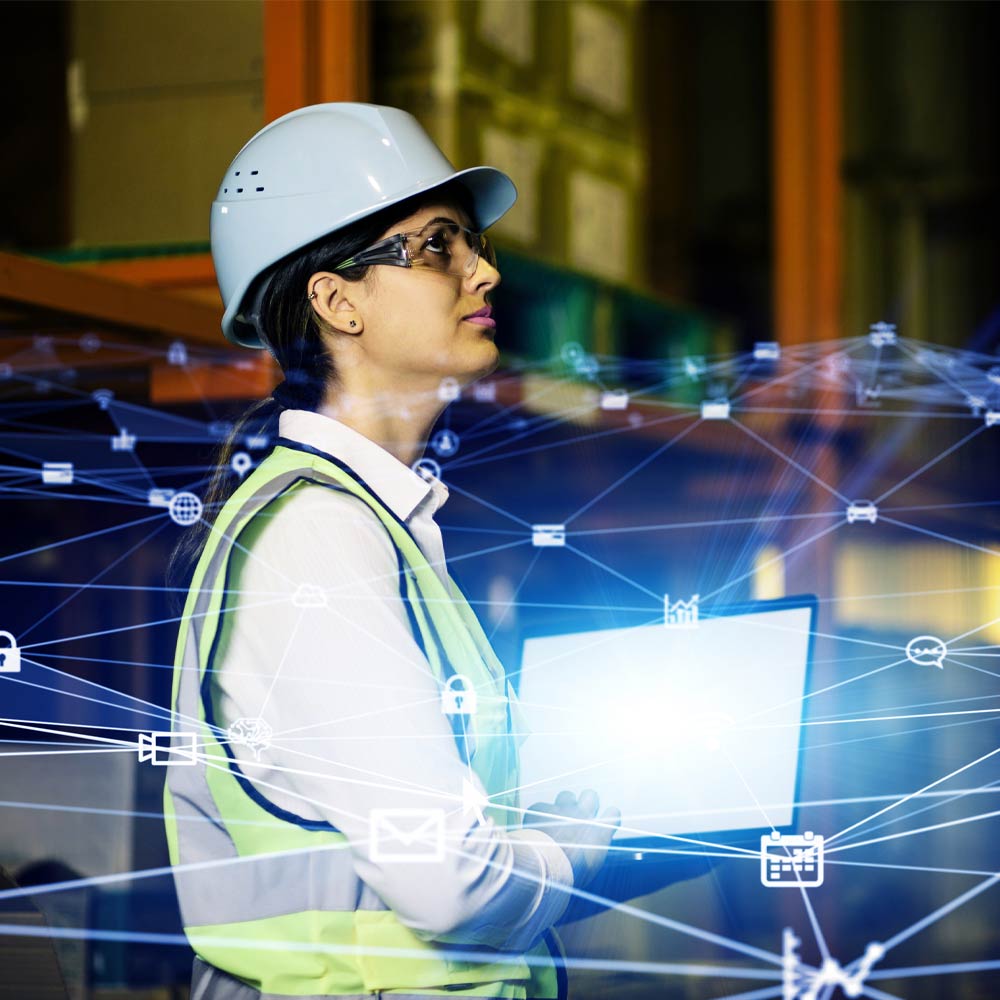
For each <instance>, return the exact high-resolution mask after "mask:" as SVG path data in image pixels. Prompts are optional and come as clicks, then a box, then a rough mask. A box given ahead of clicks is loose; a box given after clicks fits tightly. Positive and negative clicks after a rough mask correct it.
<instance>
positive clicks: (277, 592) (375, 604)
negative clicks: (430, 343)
mask: <svg viewBox="0 0 1000 1000" xmlns="http://www.w3.org/2000/svg"><path fill="white" fill-rule="evenodd" d="M279 433H280V435H281V436H282V437H284V438H287V439H290V440H292V441H296V442H300V443H302V444H305V445H308V446H310V447H312V448H315V449H317V450H319V451H321V452H324V453H326V454H328V455H331V456H333V457H335V458H337V459H338V460H339V461H341V462H342V463H344V464H345V465H347V466H348V467H349V468H350V469H351V470H352V471H353V472H354V473H355V474H356V475H357V476H358V477H359V478H360V479H362V480H363V481H364V482H365V483H366V484H367V486H368V487H369V489H370V490H371V492H373V493H374V494H375V495H376V496H378V497H379V498H380V499H381V500H382V502H383V503H384V504H385V505H386V506H387V507H388V508H389V510H390V511H392V513H393V514H395V515H396V517H398V518H399V519H400V520H401V521H402V522H404V523H405V524H406V526H407V527H408V528H409V530H410V532H411V533H412V535H413V537H414V540H415V541H416V542H417V545H418V546H419V547H420V549H421V551H422V553H423V554H424V556H425V557H426V558H427V560H428V562H429V563H430V564H431V565H432V566H433V567H434V569H435V571H436V572H437V573H438V575H439V576H440V577H441V579H442V581H446V580H447V569H446V565H445V554H444V545H443V542H442V539H441V530H440V528H439V527H438V525H437V524H436V522H435V521H434V515H435V513H436V512H437V511H438V510H439V509H440V507H441V505H442V504H443V503H444V502H445V501H446V500H447V499H448V490H447V488H446V487H445V486H444V484H443V483H441V482H439V481H437V480H434V481H432V482H427V481H425V480H424V479H423V478H422V477H421V476H419V475H418V474H417V473H415V472H413V471H412V470H411V469H409V468H407V466H405V465H404V464H403V463H402V462H400V461H399V460H397V459H396V458H395V457H393V456H392V455H391V454H389V452H387V451H385V450H384V449H383V448H381V447H379V446H378V445H376V444H375V443H374V442H372V441H370V440H368V439H367V438H366V437H364V436H363V435H361V434H359V433H358V432H357V431H354V430H353V429H351V428H349V427H347V426H346V425H345V424H342V423H340V422H339V421H337V420H333V419H331V418H330V417H327V416H324V415H322V414H318V413H313V412H309V411H305V410H285V411H283V412H282V414H281V416H280V421H279ZM302 585H306V586H307V587H308V588H309V589H310V592H311V593H312V594H314V595H316V594H322V599H325V602H326V606H325V607H317V606H297V605H296V603H293V601H292V596H293V595H294V594H295V593H296V592H297V591H298V590H299V588H300V587H301V586H302ZM228 588H229V591H230V596H229V598H228V603H227V607H235V610H234V611H231V612H228V613H227V614H225V615H223V616H222V621H223V624H222V627H221V630H220V639H219V644H218V648H217V651H216V657H215V661H214V667H215V670H216V674H215V675H214V679H215V682H216V683H215V684H214V685H213V708H214V715H215V719H214V721H215V724H216V725H218V726H220V727H222V728H228V727H229V726H230V725H231V724H232V723H233V722H235V721H236V720H237V719H240V718H246V719H254V718H260V719H262V720H263V721H264V723H266V725H267V726H268V727H269V728H270V730H271V732H272V733H273V736H272V737H271V739H270V746H256V747H248V746H246V745H243V744H239V743H235V742H234V743H232V744H231V749H232V751H233V754H234V756H236V758H237V760H238V761H239V762H240V766H241V768H242V769H243V770H244V771H245V773H246V774H247V775H248V776H249V777H251V778H252V779H253V781H254V784H255V786H256V787H257V789H258V790H259V791H260V792H261V794H262V795H264V796H265V797H266V798H268V799H269V800H270V801H271V802H272V803H274V804H275V805H277V806H279V807H280V808H282V809H284V810H287V811H289V812H291V813H294V814H295V815H296V816H299V817H302V818H303V819H306V820H323V821H326V822H329V823H331V824H332V825H333V826H335V827H337V828H338V829H339V830H341V831H342V832H343V833H345V834H346V835H347V837H348V838H349V840H350V844H351V851H352V859H353V861H354V866H355V870H356V872H357V874H358V876H359V877H360V878H361V879H362V880H363V881H364V883H365V884H366V885H367V887H368V888H369V889H370V890H371V891H373V892H375V893H376V894H377V895H378V896H379V897H381V899H382V900H384V901H385V903H386V904H387V905H388V906H389V907H390V908H391V909H392V910H393V911H395V913H396V914H397V916H398V917H399V918H400V919H401V920H402V921H403V922H404V923H405V924H406V925H407V926H409V927H410V928H411V929H412V930H414V931H415V932H416V933H418V934H420V935H421V936H424V937H428V938H445V937H447V938H450V939H454V940H461V941H468V942H470V943H477V944H483V945H487V946H490V947H497V948H504V949H509V950H514V951H519V950H523V949H525V948H527V947H530V946H531V945H532V944H533V943H534V941H535V940H536V939H537V938H538V936H539V935H540V934H541V933H543V932H544V931H545V930H546V929H547V928H548V927H550V926H551V925H552V924H553V923H555V921H556V920H558V918H559V917H560V916H561V915H562V912H563V910H564V909H565V907H566V904H567V902H568V900H569V894H568V892H567V891H566V890H567V888H568V887H571V886H572V884H573V874H572V868H571V866H570V864H569V860H568V858H567V857H566V854H565V853H564V852H563V850H562V849H561V848H560V847H559V846H558V845H557V844H556V843H555V841H554V840H552V838H551V837H549V836H548V835H546V834H545V833H543V832H541V831H539V830H534V829H529V830H524V829H519V830H504V829H500V828H498V827H496V826H495V825H494V824H493V823H492V822H491V821H488V822H487V823H486V824H485V825H483V824H481V823H480V822H479V821H478V819H477V818H476V816H474V815H472V816H470V815H468V812H469V811H468V810H463V808H462V804H463V795H464V792H465V790H466V784H465V783H466V782H467V781H469V780H470V779H471V780H473V781H474V783H475V785H476V788H477V789H478V790H479V791H482V786H481V784H479V783H478V781H479V779H478V778H475V777H474V776H473V775H472V772H471V771H470V769H469V767H468V765H467V764H464V763H463V762H462V760H461V758H460V756H459V753H458V748H457V746H456V743H455V738H454V734H453V732H452V729H451V726H450V724H449V721H448V717H447V716H446V715H445V714H443V713H442V711H441V693H440V685H439V684H438V682H437V680H436V678H435V677H434V674H433V672H432V670H431V667H430V665H429V664H428V663H427V661H426V659H425V657H424V655H423V653H422V651H421V650H420V647H419V646H418V644H417V642H416V640H415V638H414V636H413V633H412V630H411V627H410V624H409V620H408V617H407V613H406V608H405V605H404V603H403V601H402V599H401V598H400V594H399V574H398V562H397V557H396V553H395V550H394V549H393V547H392V545H391V543H390V541H389V538H388V535H387V533H386V531H385V529H384V527H383V526H382V524H381V522H380V521H379V520H378V518H377V517H376V516H375V514H373V513H372V511H371V510H370V508H368V506H367V505H366V504H364V503H363V502H361V501H359V500H358V499H357V498H355V497H352V496H350V495H347V494H345V493H342V492H338V491H335V490H332V489H329V488H327V487H324V486H322V485H319V484H315V483H312V484H306V485H304V486H300V487H297V488H295V489H293V490H291V491H289V493H287V494H284V495H283V496H282V497H280V498H279V499H278V500H276V501H273V502H272V503H271V504H269V505H268V506H267V508H265V510H264V511H263V512H261V513H259V514H258V515H257V516H256V517H255V518H254V519H253V521H252V522H251V524H250V527H249V528H248V529H247V530H246V531H244V532H243V533H242V534H241V536H240V537H239V544H238V545H237V546H236V547H235V548H234V552H233V556H232V562H231V570H230V577H229V582H228ZM234 590H236V591H238V596H234V595H233V593H232V592H233V591H234ZM298 603H299V604H308V603H309V602H305V601H299V602H298ZM312 603H313V604H314V605H315V603H316V601H313V602H312ZM442 808H443V809H444V813H445V830H444V835H445V843H446V844H447V845H449V846H451V847H452V848H453V849H451V850H448V851H447V852H446V855H445V861H444V862H443V863H434V864H426V863H413V862H401V861H399V860H395V861H391V862H389V861H383V860H378V861H377V860H375V859H373V857H372V838H371V825H370V824H371V818H372V811H373V810H384V809H390V810H394V809H442ZM511 822H512V823H516V818H515V817H511ZM455 845H458V849H454V846H455ZM446 929H447V930H446Z"/></svg>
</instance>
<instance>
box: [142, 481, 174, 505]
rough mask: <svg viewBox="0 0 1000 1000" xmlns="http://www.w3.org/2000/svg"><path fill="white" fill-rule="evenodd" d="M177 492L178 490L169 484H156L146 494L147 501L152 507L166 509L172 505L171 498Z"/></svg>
mask: <svg viewBox="0 0 1000 1000" xmlns="http://www.w3.org/2000/svg"><path fill="white" fill-rule="evenodd" d="M176 493H177V490H172V489H170V488H169V487H167V486H154V487H153V488H152V489H151V490H149V492H148V493H147V494H146V503H147V504H148V505H149V506H150V507H163V508H164V509H166V508H168V507H169V506H170V498H171V497H172V496H174V495H175V494H176Z"/></svg>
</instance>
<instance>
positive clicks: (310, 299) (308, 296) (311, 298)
mask: <svg viewBox="0 0 1000 1000" xmlns="http://www.w3.org/2000/svg"><path fill="white" fill-rule="evenodd" d="M314 298H316V293H315V292H310V293H309V294H308V295H307V296H306V302H312V300H313V299H314Z"/></svg>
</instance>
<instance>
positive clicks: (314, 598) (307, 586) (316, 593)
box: [292, 583, 329, 608]
mask: <svg viewBox="0 0 1000 1000" xmlns="http://www.w3.org/2000/svg"><path fill="white" fill-rule="evenodd" d="M292 604H294V605H295V607H297V608H325V607H326V606H327V604H329V599H328V598H327V596H326V591H325V590H323V588H322V587H319V586H318V585H317V584H315V583H300V584H299V586H298V589H297V590H296V591H295V593H294V594H292Z"/></svg>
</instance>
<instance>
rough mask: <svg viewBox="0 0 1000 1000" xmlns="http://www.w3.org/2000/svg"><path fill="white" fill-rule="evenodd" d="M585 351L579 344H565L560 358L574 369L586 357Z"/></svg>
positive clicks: (560, 352)
mask: <svg viewBox="0 0 1000 1000" xmlns="http://www.w3.org/2000/svg"><path fill="white" fill-rule="evenodd" d="M585 353H586V352H585V351H584V349H583V348H582V347H581V346H580V345H579V344H577V343H574V342H570V343H568V344H563V345H562V348H561V349H560V351H559V356H560V357H561V358H562V359H563V361H565V362H566V364H568V365H572V366H573V367H574V368H575V367H576V366H577V365H578V364H579V363H580V360H581V359H582V358H583V357H584V355H585Z"/></svg>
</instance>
